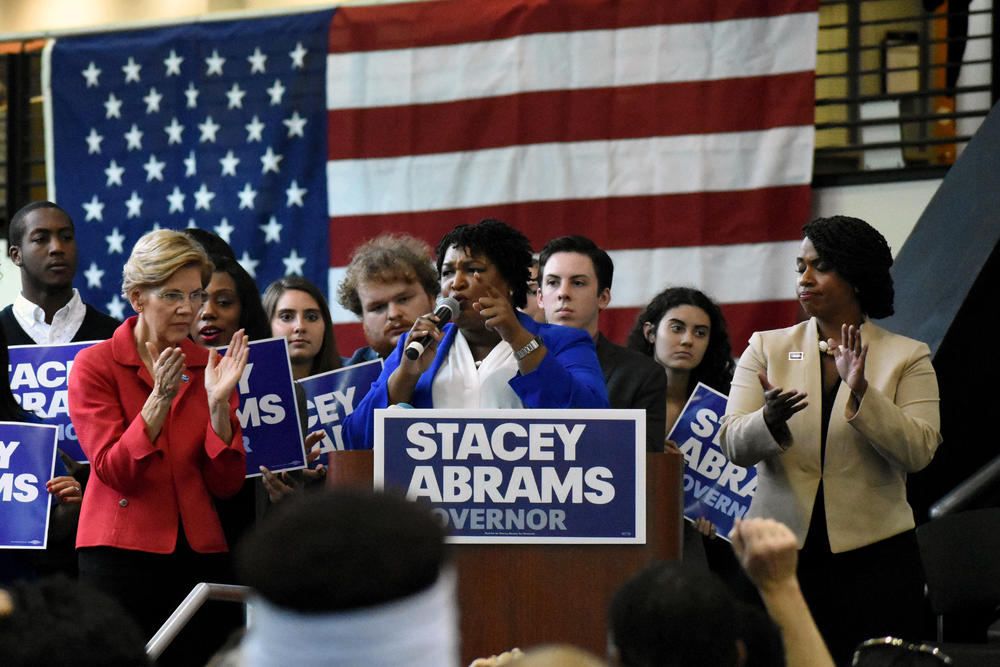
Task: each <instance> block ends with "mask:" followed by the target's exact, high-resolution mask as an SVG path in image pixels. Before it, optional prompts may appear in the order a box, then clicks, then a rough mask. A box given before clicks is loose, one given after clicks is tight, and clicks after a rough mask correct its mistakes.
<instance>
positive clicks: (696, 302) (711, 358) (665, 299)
mask: <svg viewBox="0 0 1000 667" xmlns="http://www.w3.org/2000/svg"><path fill="white" fill-rule="evenodd" d="M677 306H696V307H698V308H701V309H702V310H703V311H705V314H706V315H708V321H709V333H708V347H707V348H706V349H705V356H704V357H702V359H701V363H700V364H698V366H697V367H696V368H695V369H694V370H693V371H692V372H691V375H690V377H689V378H688V386H687V393H688V394H690V393H691V392H692V391H694V388H695V387H696V386H697V385H698V383H699V382H704V383H705V384H707V385H708V386H709V387H711V388H712V389H715V390H716V391H719V392H722V393H723V394H728V393H729V388H730V385H731V383H732V381H733V373H734V372H735V371H736V362H734V361H733V348H732V345H730V343H729V333H728V332H727V331H726V319H725V318H724V317H723V316H722V310H721V309H720V308H719V306H718V304H716V303H715V302H714V301H712V300H711V299H710V298H708V295H706V294H705V293H704V292H701V291H699V290H696V289H694V288H693V287H668V288H667V289H665V290H663V291H662V292H660V293H659V294H657V295H656V296H654V297H653V300H652V301H650V302H649V305H648V306H646V307H645V308H644V309H643V311H642V312H641V313H639V316H638V317H637V318H636V320H635V325H634V326H633V327H632V331H630V332H629V334H628V340H627V341H626V343H625V344H626V346H627V347H630V348H632V349H633V350H635V351H636V352H642V353H643V354H645V355H646V356H647V357H653V356H654V353H655V347H654V345H653V343H651V342H650V341H649V339H648V338H647V337H646V334H645V332H644V331H643V328H644V325H645V324H646V322H649V323H650V324H652V325H653V326H654V327H658V326H659V325H660V320H662V319H663V316H664V315H666V314H667V312H668V311H670V310H671V309H673V308H676V307H677Z"/></svg>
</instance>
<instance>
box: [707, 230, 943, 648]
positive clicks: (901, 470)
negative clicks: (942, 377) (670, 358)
mask: <svg viewBox="0 0 1000 667" xmlns="http://www.w3.org/2000/svg"><path fill="white" fill-rule="evenodd" d="M803 231H804V232H805V238H804V239H803V241H802V246H801V248H800V252H799V256H798V258H797V260H796V269H797V272H798V274H799V278H798V281H797V294H798V297H799V302H800V303H801V305H802V308H803V310H804V311H805V312H806V314H807V315H810V316H811V317H810V319H809V320H808V321H805V322H801V323H799V324H797V325H795V326H793V327H789V328H787V329H779V330H775V331H765V332H758V333H755V334H753V336H752V337H751V338H750V343H749V346H748V347H747V349H746V351H745V352H744V353H743V355H742V357H741V358H740V362H739V365H738V367H737V370H736V374H735V376H734V378H733V383H732V390H731V393H730V397H729V404H728V406H727V409H726V416H725V417H724V418H723V425H722V429H721V432H720V441H721V444H722V447H723V450H724V451H725V452H726V455H727V456H728V457H729V458H730V459H731V460H732V461H733V462H734V463H736V464H738V465H741V466H751V465H756V466H757V479H758V485H757V491H756V495H755V497H754V500H753V503H752V504H751V506H750V509H749V512H748V516H751V517H769V518H774V519H777V520H779V521H781V522H783V523H785V524H787V525H788V526H789V527H790V528H791V529H792V531H793V532H794V533H795V535H796V537H797V538H798V543H799V547H800V549H801V550H802V551H801V554H800V566H799V574H800V578H802V580H803V588H804V590H805V593H806V599H807V601H808V602H809V604H810V607H812V608H813V611H814V614H815V616H816V619H817V624H818V625H819V627H820V629H821V631H822V632H823V634H824V637H825V638H826V640H827V642H828V644H829V645H830V648H831V652H833V654H834V657H835V658H837V659H838V660H844V659H847V658H849V656H850V652H851V650H852V649H853V647H854V646H855V645H856V644H857V643H859V642H861V641H863V640H864V639H868V638H871V637H875V636H881V635H886V634H901V635H903V636H904V637H907V638H913V637H915V635H916V633H919V631H920V622H921V618H920V610H921V608H922V600H921V592H922V572H921V568H920V562H919V556H918V554H917V551H916V542H915V539H914V537H913V527H914V520H913V512H912V510H911V509H910V506H909V504H908V503H907V501H906V474H907V473H909V472H915V471H918V470H920V469H922V468H923V467H924V466H926V465H927V464H928V463H929V462H930V460H931V458H932V457H933V456H934V452H935V450H936V449H937V446H938V444H939V443H940V441H941V436H940V433H939V425H940V419H939V412H938V389H937V379H936V376H935V373H934V369H933V367H932V366H931V362H930V351H929V349H928V347H927V345H925V344H924V343H921V342H918V341H915V340H912V339H909V338H906V337H904V336H899V335H896V334H892V333H890V332H888V331H886V330H885V329H882V328H880V327H878V326H876V325H875V324H873V323H872V322H871V321H870V319H868V318H869V317H885V316H887V315H890V314H892V296H893V289H892V278H891V277H890V275H889V267H890V266H891V264H892V256H891V253H890V252H889V247H888V245H887V244H886V242H885V239H884V238H883V237H882V235H881V234H879V233H878V232H877V231H876V230H875V229H873V228H872V227H871V226H869V225H868V224H867V223H865V222H864V221H862V220H858V219H856V218H846V217H841V216H838V217H834V218H826V219H819V220H816V221H813V222H811V223H809V224H808V225H806V226H805V227H804V228H803Z"/></svg>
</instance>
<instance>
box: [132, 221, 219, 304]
mask: <svg viewBox="0 0 1000 667" xmlns="http://www.w3.org/2000/svg"><path fill="white" fill-rule="evenodd" d="M186 266H195V267H197V268H198V269H200V270H201V284H202V286H203V287H204V286H205V285H207V284H208V281H209V280H211V278H212V271H214V270H215V266H214V265H213V264H212V262H211V261H210V260H209V259H208V255H206V254H205V249H204V248H202V247H201V245H200V244H199V243H198V242H197V241H195V240H193V239H192V238H191V237H190V236H188V235H187V234H184V233H182V232H178V231H174V230H173V229H158V230H156V231H152V232H147V233H146V234H143V235H142V236H141V237H140V238H139V240H138V241H136V244H135V246H134V247H133V248H132V254H131V255H129V258H128V261H127V262H125V267H124V268H123V269H122V296H123V297H125V299H126V300H127V299H128V298H129V293H130V292H132V291H133V290H135V289H137V288H138V289H141V288H143V287H152V286H155V285H162V284H163V283H165V282H167V281H168V280H170V277H171V276H172V275H174V274H175V273H177V271H179V270H180V269H183V268H184V267H186Z"/></svg>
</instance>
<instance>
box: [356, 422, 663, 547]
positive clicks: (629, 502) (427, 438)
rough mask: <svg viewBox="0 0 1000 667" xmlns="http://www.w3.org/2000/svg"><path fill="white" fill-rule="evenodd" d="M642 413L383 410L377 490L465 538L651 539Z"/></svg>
mask: <svg viewBox="0 0 1000 667" xmlns="http://www.w3.org/2000/svg"><path fill="white" fill-rule="evenodd" d="M645 428H646V413H645V411H644V410H509V409H508V410H413V409H409V410H407V409H392V408H390V409H388V410H376V411H375V452H374V468H375V473H374V475H375V486H376V487H378V488H382V487H395V488H399V489H402V490H405V491H406V495H407V497H408V498H410V499H411V500H416V501H424V502H428V503H430V505H431V506H432V507H433V511H434V513H435V514H437V515H438V516H439V517H440V519H441V520H442V522H443V523H444V524H445V526H446V528H447V529H448V531H449V533H450V535H451V537H450V538H449V539H450V541H452V542H457V543H466V544H469V543H478V544H483V543H506V544H511V543H517V544H522V543H536V544H557V543H563V544H564V543H570V544H574V543H575V544H594V543H604V544H644V543H645V540H646V532H645V531H646V528H645V527H646V516H645V512H646V433H645Z"/></svg>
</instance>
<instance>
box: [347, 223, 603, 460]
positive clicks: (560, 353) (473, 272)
mask: <svg viewBox="0 0 1000 667" xmlns="http://www.w3.org/2000/svg"><path fill="white" fill-rule="evenodd" d="M530 265H531V244H530V243H529V242H528V239H527V237H525V236H524V234H522V233H521V232H520V231H518V230H516V229H514V228H513V227H511V226H509V225H507V224H506V223H504V222H501V221H499V220H491V219H487V220H483V221H481V222H479V223H477V224H475V225H458V226H457V227H455V228H454V229H452V230H451V231H450V232H448V233H447V234H445V236H444V238H442V239H441V242H440V243H439V244H438V246H437V269H438V275H439V276H440V281H441V295H442V296H445V297H451V298H453V299H455V300H456V301H457V302H458V304H459V312H458V313H456V314H455V315H454V317H453V322H451V323H448V324H445V325H444V326H443V327H442V328H441V329H439V328H438V327H439V326H440V325H441V323H440V322H439V321H438V318H437V317H435V315H434V314H433V313H427V314H426V315H422V316H421V317H419V318H417V321H416V322H414V324H413V327H412V328H411V329H410V331H409V333H408V334H407V335H406V336H400V337H399V341H398V342H397V344H396V349H395V350H394V351H393V352H392V354H391V355H389V358H388V359H386V360H385V366H384V368H383V369H382V374H381V375H380V376H379V378H378V380H376V381H375V383H374V384H372V388H371V390H369V392H368V394H366V395H365V397H364V399H362V401H361V403H360V404H359V405H358V407H356V408H355V409H354V412H352V413H351V414H349V415H347V417H346V418H345V419H344V424H343V431H342V433H343V434H344V441H345V445H346V447H347V448H348V449H371V448H372V447H373V446H374V410H375V409H376V408H384V407H387V406H389V405H394V404H398V403H405V404H409V405H412V406H413V407H416V408H606V407H608V394H607V390H606V388H605V386H604V375H603V373H602V372H601V367H600V365H599V364H598V362H597V353H596V351H595V349H594V341H593V339H591V337H590V335H589V334H588V333H587V332H585V331H581V330H579V329H570V328H568V327H561V326H556V325H549V324H539V323H537V322H535V321H534V320H532V319H531V318H530V317H528V316H527V315H525V314H524V313H521V312H518V311H517V310H516V308H522V307H523V306H524V304H525V301H526V299H527V293H528V276H529V273H528V267H529V266H530ZM425 337H427V338H425ZM418 338H425V340H427V341H428V342H427V347H426V351H425V352H424V353H423V354H422V355H420V356H418V357H417V358H416V359H410V358H409V357H407V355H405V354H403V350H404V349H405V347H406V345H407V344H409V343H410V342H411V341H413V340H414V339H418Z"/></svg>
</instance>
